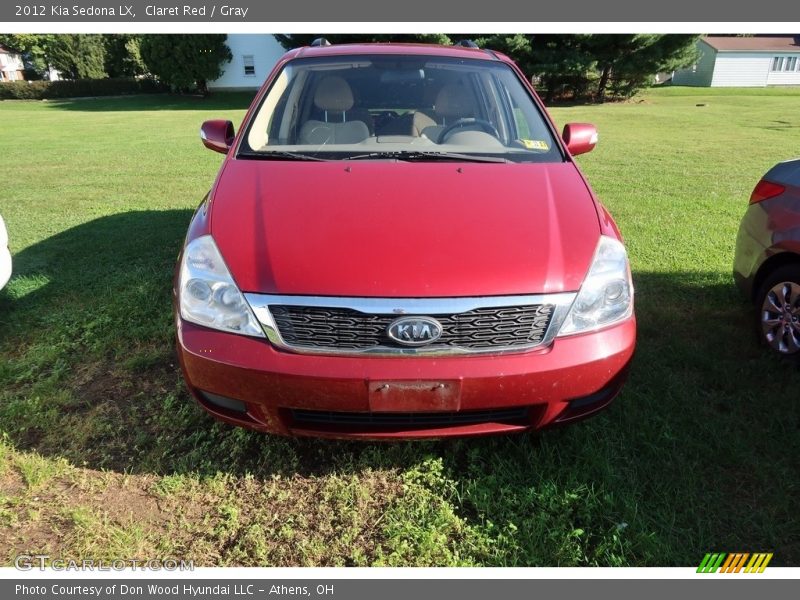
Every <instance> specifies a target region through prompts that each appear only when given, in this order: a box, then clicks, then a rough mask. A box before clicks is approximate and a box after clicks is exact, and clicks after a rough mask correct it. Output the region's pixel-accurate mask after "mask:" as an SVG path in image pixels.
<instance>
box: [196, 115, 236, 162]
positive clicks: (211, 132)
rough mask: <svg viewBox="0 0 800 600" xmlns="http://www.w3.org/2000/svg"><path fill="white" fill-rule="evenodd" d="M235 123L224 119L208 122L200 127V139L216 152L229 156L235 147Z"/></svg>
mask: <svg viewBox="0 0 800 600" xmlns="http://www.w3.org/2000/svg"><path fill="white" fill-rule="evenodd" d="M234 137H235V136H234V133H233V123H231V122H230V121H224V120H222V119H214V120H212V121H206V122H205V123H203V125H202V127H200V139H201V140H203V145H204V146H205V147H206V148H209V149H211V150H213V151H214V152H221V153H222V154H227V153H228V150H230V149H231V146H233V138H234Z"/></svg>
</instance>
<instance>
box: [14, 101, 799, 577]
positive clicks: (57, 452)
mask: <svg viewBox="0 0 800 600" xmlns="http://www.w3.org/2000/svg"><path fill="white" fill-rule="evenodd" d="M248 101H249V98H248V97H247V96H240V95H218V96H216V97H214V98H211V99H208V100H200V99H192V98H170V97H164V96H153V97H141V98H129V99H102V100H75V101H63V102H41V103H39V102H3V103H0V116H2V120H3V123H4V127H3V130H2V132H0V156H3V157H4V165H5V172H4V176H3V183H2V186H0V190H1V191H0V213H2V215H3V216H4V217H5V219H6V221H7V224H8V227H9V230H10V235H11V250H12V252H13V254H14V267H15V275H14V276H13V278H12V280H11V282H10V284H9V286H8V287H7V289H6V290H4V291H3V292H2V293H0V436H2V437H0V563H3V564H9V563H10V562H11V560H12V557H13V556H15V555H17V554H20V553H26V554H33V553H45V554H49V555H50V556H51V557H63V558H74V559H78V558H81V557H84V556H91V557H93V558H152V557H168V556H171V557H182V558H185V559H192V560H194V561H195V564H196V565H270V566H271V565H499V566H509V565H562V566H564V565H603V566H605V565H611V566H616V565H646V566H656V565H666V566H677V565H697V564H698V563H699V561H700V559H701V558H702V556H703V555H704V553H706V552H709V551H722V552H733V551H751V552H752V551H770V552H774V553H775V558H774V559H773V563H772V564H775V565H780V564H783V565H787V564H790V565H798V564H800V519H798V518H797V499H798V494H800V460H798V457H799V456H800V431H799V430H798V428H799V426H800V414H799V411H800V402H798V396H800V392H799V391H798V390H800V373H799V372H798V370H797V368H796V367H791V366H789V365H786V364H782V363H779V362H776V361H774V360H772V359H771V358H770V357H768V356H766V355H765V352H764V351H762V349H760V348H759V347H758V346H757V344H756V342H755V340H754V336H753V335H752V325H751V319H752V312H751V309H750V308H749V307H748V305H747V303H746V302H745V301H743V300H742V299H741V298H740V297H739V295H738V294H737V292H736V290H735V289H734V287H733V283H732V279H731V276H730V269H731V260H732V253H733V243H734V239H735V233H736V229H737V226H738V221H739V219H740V217H741V215H742V213H743V211H744V209H745V206H746V204H747V198H748V196H749V194H750V191H751V190H752V188H753V186H754V184H755V183H756V181H757V180H758V179H759V177H760V176H761V174H762V173H763V172H764V171H765V170H766V169H767V168H768V167H770V166H771V165H772V164H773V163H774V162H776V161H778V160H782V159H785V158H789V157H792V156H796V155H797V154H798V153H800V145H799V144H798V140H800V111H798V110H797V107H798V106H800V89H769V90H724V91H715V90H713V91H712V90H707V89H699V90H686V89H679V88H673V89H665V90H657V91H652V92H649V93H648V94H646V95H644V96H640V97H638V98H636V99H634V100H633V101H631V102H628V103H624V104H611V105H605V106H585V107H569V108H558V109H554V111H553V114H554V117H555V119H556V120H557V121H558V123H559V124H560V125H561V124H563V123H565V122H567V121H590V122H594V123H596V124H597V126H598V128H599V130H600V136H601V141H600V144H599V146H598V148H597V149H596V151H595V152H593V153H591V154H588V155H586V156H585V157H580V163H581V166H582V168H583V169H584V170H585V172H586V173H587V175H588V176H589V178H590V180H591V182H592V184H593V186H594V188H595V190H596V191H597V193H598V194H599V196H600V197H601V198H602V199H603V201H604V202H605V203H606V204H607V206H608V207H609V209H610V210H611V212H612V213H613V214H614V216H615V218H616V219H617V222H618V223H619V225H620V228H621V230H622V232H623V235H624V236H625V238H626V242H627V245H628V249H629V252H630V255H631V261H632V265H633V270H634V281H635V285H636V289H637V315H638V319H639V327H640V329H639V345H638V350H637V355H636V358H635V359H634V365H633V369H632V373H631V378H630V382H629V383H628V385H627V387H626V388H625V390H624V392H623V393H622V395H621V396H620V397H619V399H618V400H617V401H616V403H615V404H614V406H613V407H612V408H611V409H610V410H608V411H606V412H605V413H604V414H603V415H602V416H598V417H596V418H594V419H592V420H589V421H586V422H584V423H581V424H579V425H575V426H573V427H570V428H566V429H563V430H558V431H554V432H549V433H546V434H544V435H542V436H541V437H538V438H533V437H531V436H523V437H500V438H491V439H481V440H467V441H449V442H430V443H413V444H405V443H398V444H390V445H387V444H384V445H378V444H363V443H340V442H329V441H317V440H293V439H282V438H277V437H268V436H264V435H260V434H254V433H249V432H246V431H243V430H237V429H233V428H230V427H227V426H223V425H220V424H217V423H215V422H214V421H213V420H212V419H211V418H210V417H207V416H206V415H205V414H204V413H202V412H201V411H200V410H199V409H198V408H197V407H196V406H195V405H194V404H193V403H192V402H191V401H190V400H189V398H188V395H187V393H186V391H185V390H184V387H183V385H182V382H181V378H180V375H179V373H178V368H177V366H176V363H175V358H174V353H173V335H174V331H173V327H172V324H171V306H170V286H171V274H172V268H173V264H174V260H175V258H176V254H177V252H178V248H179V246H180V245H181V242H182V239H183V236H184V234H185V230H186V225H187V223H188V221H189V218H190V215H191V212H192V209H193V208H194V207H195V206H196V204H197V203H198V202H199V201H200V199H201V198H202V196H203V194H204V193H205V191H206V190H207V189H208V188H209V186H210V184H211V182H212V181H213V178H214V176H215V174H216V169H217V167H218V165H219V163H220V160H221V157H220V156H219V155H217V154H214V153H212V152H209V151H207V150H204V149H203V147H202V145H201V144H200V141H199V139H198V135H197V133H198V127H199V124H200V122H201V121H203V120H204V119H206V118H210V117H223V118H230V119H232V120H233V121H234V122H235V123H239V122H240V121H241V119H242V117H243V115H244V110H245V108H246V106H247V104H248Z"/></svg>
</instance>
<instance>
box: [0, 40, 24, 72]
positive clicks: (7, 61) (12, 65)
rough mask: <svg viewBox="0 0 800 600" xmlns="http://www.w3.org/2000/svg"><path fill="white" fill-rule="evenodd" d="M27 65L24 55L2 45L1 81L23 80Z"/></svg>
mask: <svg viewBox="0 0 800 600" xmlns="http://www.w3.org/2000/svg"><path fill="white" fill-rule="evenodd" d="M24 79H25V65H24V64H23V63H22V56H21V55H19V54H17V53H16V52H14V51H13V50H11V49H10V48H6V47H5V46H3V45H0V81H23V80H24Z"/></svg>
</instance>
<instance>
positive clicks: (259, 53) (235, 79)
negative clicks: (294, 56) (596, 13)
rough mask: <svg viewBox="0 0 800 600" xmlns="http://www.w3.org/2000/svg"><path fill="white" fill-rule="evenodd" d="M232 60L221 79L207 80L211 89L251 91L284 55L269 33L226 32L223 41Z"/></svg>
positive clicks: (281, 47)
mask: <svg viewBox="0 0 800 600" xmlns="http://www.w3.org/2000/svg"><path fill="white" fill-rule="evenodd" d="M225 43H226V44H228V48H230V49H231V54H233V60H231V62H229V63H227V64H226V65H224V67H223V68H224V71H223V73H222V77H220V78H219V79H217V80H215V81H210V82H209V83H208V87H209V89H211V90H254V89H257V88H259V87H261V84H262V83H264V80H265V79H266V78H267V75H269V72H270V71H271V70H272V67H273V66H274V65H275V63H276V62H278V59H279V58H280V57H281V56H283V54H284V53H285V52H286V50H284V48H283V46H281V45H280V44H279V43H278V41H277V40H276V39H275V36H273V35H272V34H250V33H229V34H228V39H227V40H226V42H225Z"/></svg>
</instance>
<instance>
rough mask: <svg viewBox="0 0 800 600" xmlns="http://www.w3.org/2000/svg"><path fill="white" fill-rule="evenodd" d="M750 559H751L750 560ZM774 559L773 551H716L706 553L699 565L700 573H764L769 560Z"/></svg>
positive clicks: (698, 570)
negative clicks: (729, 552)
mask: <svg viewBox="0 0 800 600" xmlns="http://www.w3.org/2000/svg"><path fill="white" fill-rule="evenodd" d="M748 559H749V561H748ZM771 560H772V552H770V553H766V552H756V553H753V554H750V553H749V552H735V553H732V554H726V553H725V552H715V553H709V554H706V555H705V557H703V560H702V562H701V563H700V566H699V567H697V572H698V573H716V572H720V573H739V572H740V571H741V572H742V573H763V572H764V569H766V568H767V565H768V564H769V561H771ZM745 565H746V566H745Z"/></svg>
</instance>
